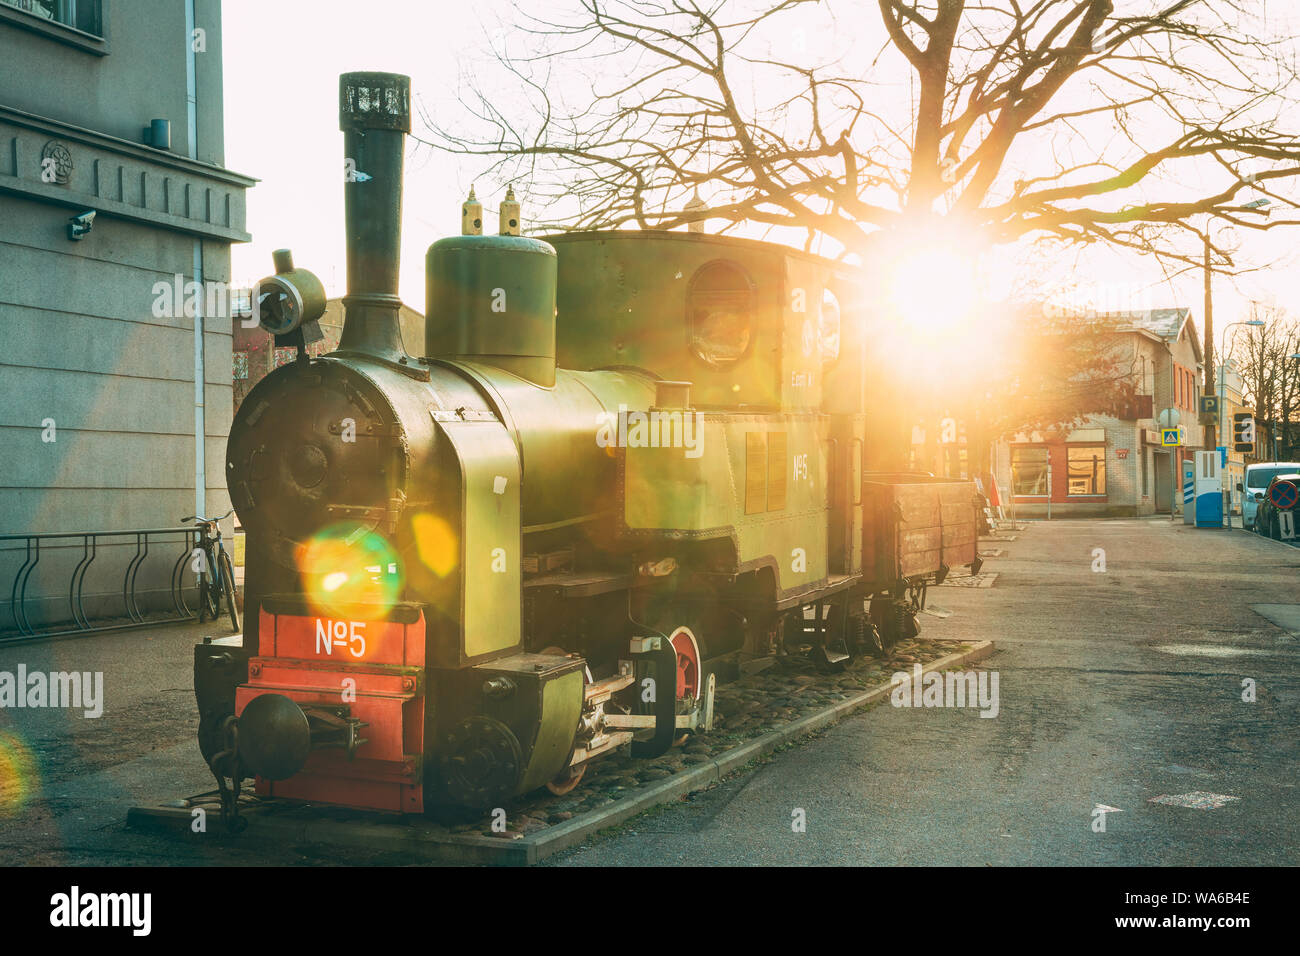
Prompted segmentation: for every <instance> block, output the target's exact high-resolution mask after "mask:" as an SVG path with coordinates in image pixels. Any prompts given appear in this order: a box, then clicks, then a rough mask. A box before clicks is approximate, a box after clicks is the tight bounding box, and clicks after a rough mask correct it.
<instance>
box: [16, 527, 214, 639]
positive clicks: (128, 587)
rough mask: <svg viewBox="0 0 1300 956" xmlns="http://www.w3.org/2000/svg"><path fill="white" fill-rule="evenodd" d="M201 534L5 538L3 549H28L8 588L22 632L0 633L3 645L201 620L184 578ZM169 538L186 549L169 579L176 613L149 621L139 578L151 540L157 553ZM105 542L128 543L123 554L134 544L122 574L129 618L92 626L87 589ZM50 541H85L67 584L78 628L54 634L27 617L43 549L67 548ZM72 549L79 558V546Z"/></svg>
mask: <svg viewBox="0 0 1300 956" xmlns="http://www.w3.org/2000/svg"><path fill="white" fill-rule="evenodd" d="M198 535H199V531H198V529H197V528H194V527H181V528H143V529H137V530H132V531H61V532H50V533H45V534H0V548H3V546H4V545H5V544H6V543H8V542H15V541H17V542H22V543H23V545H24V547H25V548H26V551H25V554H24V556H23V562H22V564H21V565H20V566H19V568H18V571H17V573H16V574H15V575H14V580H13V584H12V586H11V587H10V589H9V610H10V614H11V616H12V618H13V624H14V630H15V631H16V632H17V633H12V632H11V633H4V632H3V631H0V644H9V643H16V642H18V641H27V640H32V639H34V638H43V637H63V636H66V635H70V634H93V633H98V632H101V631H120V630H126V629H128V628H133V627H145V626H148V625H150V624H166V623H172V622H176V621H186V620H192V619H194V618H196V617H197V615H198V610H197V608H196V609H195V610H190V607H189V604H188V602H187V601H186V600H185V586H184V582H183V576H184V568H185V561H186V559H187V558H189V557H190V555H191V554H193V552H194V549H195V548H196V547H198ZM166 536H179V537H180V539H181V540H180V543H181V544H182V545H183V546H184V548H183V550H182V551H181V553H180V554H179V556H177V558H176V563H175V564H174V565H172V572H171V577H170V589H171V603H172V608H173V609H174V611H175V614H174V615H172V616H164V617H147V616H146V615H145V613H144V612H142V611H141V610H140V606H139V601H138V599H137V597H136V578H137V576H138V575H139V572H140V567H141V566H142V565H143V564H144V562H145V559H146V558H148V556H149V549H150V543H151V539H154V540H153V544H154V546H155V548H156V549H157V548H160V547H161V546H162V544H161V542H159V541H158V540H157V539H159V538H164V537H166ZM105 538H122V539H124V540H123V542H122V544H125V545H126V547H125V548H123V549H122V550H123V553H124V554H125V553H129V552H130V545H131V539H134V541H135V553H134V554H133V555H131V558H130V560H129V561H128V562H127V565H126V571H125V573H124V574H123V575H122V604H123V609H124V615H125V617H126V618H128V620H126V621H125V622H123V621H121V616H119V617H114V618H111V620H113V621H116V622H118V623H108V624H92V623H91V621H90V617H89V616H88V615H87V613H86V608H85V596H84V594H83V588H84V585H85V581H86V572H87V571H89V570H90V566H91V565H92V564H93V563H94V561H95V558H96V557H97V556H98V555H99V551H100V542H101V541H103V540H104V539H105ZM51 541H80V543H81V559H80V560H79V561H77V564H76V566H75V567H74V568H73V569H72V575H71V577H70V578H69V580H68V610H69V613H70V614H71V616H72V621H73V624H75V626H74V627H68V626H66V624H65V623H63V624H60V625H56V628H58V629H55V630H38V629H37V628H35V627H33V626H32V623H31V620H30V618H29V616H28V613H27V585H28V582H29V581H30V580H31V577H32V572H33V571H35V570H36V567H37V565H39V564H40V561H41V554H42V546H43V545H45V552H46V553H49V552H51V551H54V550H62V548H57V549H56V548H54V547H51V546H49V545H48V544H46V543H47V542H51ZM73 549H74V555H75V545H74V546H73ZM14 551H15V552H16V553H22V549H18V548H15V549H14ZM110 593H111V592H110Z"/></svg>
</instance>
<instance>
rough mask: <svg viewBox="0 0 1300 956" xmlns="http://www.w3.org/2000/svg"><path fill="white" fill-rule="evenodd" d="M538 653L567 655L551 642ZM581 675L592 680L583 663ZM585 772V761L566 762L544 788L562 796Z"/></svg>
mask: <svg viewBox="0 0 1300 956" xmlns="http://www.w3.org/2000/svg"><path fill="white" fill-rule="evenodd" d="M538 653H539V654H553V655H555V656H556V657H565V656H567V655H568V653H569V652H568V651H566V650H565V649H564V648H562V647H557V646H556V645H554V644H552V645H550V646H549V647H544V648H542V649H541V650H540V651H538ZM582 676H583V680H584V681H585V682H586V684H590V683H591V682H592V679H591V668H590V667H588V666H587V665H585V664H584V665H583V668H582ZM586 684H584V685H583V686H584V687H585V686H586ZM579 719H581V718H579ZM577 745H578V740H577V737H576V736H575V737H574V741H573V746H574V747H575V748H576V747H577ZM569 759H570V760H572V759H573V750H570V751H569ZM586 774H587V765H586V764H585V763H580V764H578V765H577V766H576V767H575V766H574V765H573V764H566V765H565V766H564V768H563V769H562V770H561V771H560V772H559V773H557V774H556V775H555V776H554V777H553V778H552V779H550V780H548V781H546V789H547V790H549V791H551V793H553V794H555V795H556V796H557V797H562V796H564V795H565V794H566V793H572V792H573V791H574V790H575V789H576V788H577V786H578V784H580V783H582V778H583V777H584V776H586Z"/></svg>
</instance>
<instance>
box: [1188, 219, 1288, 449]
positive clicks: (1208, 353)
mask: <svg viewBox="0 0 1300 956" xmlns="http://www.w3.org/2000/svg"><path fill="white" fill-rule="evenodd" d="M1271 204H1272V202H1271V200H1269V199H1264V198H1260V199H1254V200H1251V201H1250V202H1248V203H1244V204H1242V205H1241V206H1238V207H1236V208H1237V209H1239V210H1242V211H1245V210H1262V209H1264V207H1265V206H1268V205H1271ZM1263 215H1265V216H1267V215H1268V212H1267V211H1265V212H1264V213H1263ZM1214 216H1215V213H1210V214H1209V216H1208V217H1207V218H1206V220H1205V233H1204V235H1203V236H1202V237H1201V238H1202V239H1204V240H1205V249H1204V255H1205V392H1204V394H1206V395H1213V394H1214V294H1213V282H1212V280H1211V276H1212V275H1213V274H1214V273H1213V269H1212V268H1211V265H1212V263H1211V257H1212V253H1213V248H1212V247H1211V245H1210V229H1211V228H1212V227H1213V225H1214ZM1229 261H1231V260H1229ZM1217 425H1218V423H1217V422H1210V423H1209V424H1207V425H1206V426H1205V431H1206V438H1207V439H1208V440H1207V441H1206V446H1207V450H1208V451H1216V450H1217V449H1218V447H1219V436H1218V431H1219V429H1218V427H1217Z"/></svg>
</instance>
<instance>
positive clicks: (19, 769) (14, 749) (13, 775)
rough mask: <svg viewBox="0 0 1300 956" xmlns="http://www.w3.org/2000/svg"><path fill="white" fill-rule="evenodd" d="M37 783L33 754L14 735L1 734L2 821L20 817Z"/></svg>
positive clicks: (0, 800)
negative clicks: (7, 818)
mask: <svg viewBox="0 0 1300 956" xmlns="http://www.w3.org/2000/svg"><path fill="white" fill-rule="evenodd" d="M37 781H38V777H37V773H36V761H35V760H34V759H33V758H32V755H31V752H30V751H28V749H27V748H26V747H25V746H23V743H22V741H21V740H19V739H18V738H17V737H15V736H14V735H13V734H6V733H3V732H0V819H4V818H6V817H15V816H18V814H19V813H20V812H21V811H22V809H23V807H24V806H25V805H26V803H27V801H28V800H29V799H30V798H31V795H32V793H34V792H35V791H36V789H37Z"/></svg>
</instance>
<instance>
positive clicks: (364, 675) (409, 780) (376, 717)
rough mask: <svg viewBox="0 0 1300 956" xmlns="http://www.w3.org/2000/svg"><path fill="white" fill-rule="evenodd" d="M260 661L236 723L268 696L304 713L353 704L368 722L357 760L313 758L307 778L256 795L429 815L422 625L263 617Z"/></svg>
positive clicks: (252, 664) (242, 692) (241, 696)
mask: <svg viewBox="0 0 1300 956" xmlns="http://www.w3.org/2000/svg"><path fill="white" fill-rule="evenodd" d="M259 620H260V631H259V633H260V637H261V650H262V653H261V654H260V655H259V656H257V657H254V658H252V660H250V661H249V666H248V683H247V684H243V685H241V686H240V687H239V688H238V689H237V690H236V692H235V713H236V714H242V713H243V711H244V707H245V706H247V704H248V702H249V701H250V700H252V699H253V698H254V697H257V696H259V695H261V694H267V693H272V694H283V695H284V696H285V697H288V698H290V699H291V700H293V701H295V702H296V703H297V704H298V705H299V706H300V707H306V706H308V705H310V704H327V705H334V706H337V705H339V704H346V705H348V707H349V708H350V711H349V713H350V716H353V717H356V718H358V719H360V720H362V721H364V722H365V723H366V724H367V725H368V726H366V727H363V728H362V729H361V731H360V736H361V737H362V738H364V739H365V741H366V743H364V744H362V745H361V747H360V748H358V750H357V752H356V756H355V757H354V759H352V760H348V758H347V755H346V754H345V753H344V752H343V750H341V749H328V750H315V751H312V753H311V755H310V756H309V757H308V758H307V764H306V766H305V767H304V768H303V769H302V771H301V772H299V773H298V774H296V775H295V776H293V777H290V778H289V779H288V780H280V781H277V782H274V783H272V782H271V781H268V780H263V779H261V778H260V777H259V778H258V780H257V792H258V793H261V794H266V795H270V796H277V797H288V798H291V799H294V800H309V801H312V802H314V803H330V804H336V805H340V806H348V807H361V808H367V809H375V810H392V811H397V812H400V813H419V812H421V811H422V810H423V809H424V796H423V792H422V790H423V788H422V783H423V776H422V771H421V760H422V754H423V753H424V695H425V673H424V615H423V614H421V615H420V616H419V618H418V619H417V620H416V621H415V622H414V623H411V624H402V623H400V622H397V621H388V620H339V619H332V618H327V617H313V616H309V615H303V616H299V615H289V614H272V613H269V612H268V611H266V610H265V609H262V610H261V611H260V617H259Z"/></svg>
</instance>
